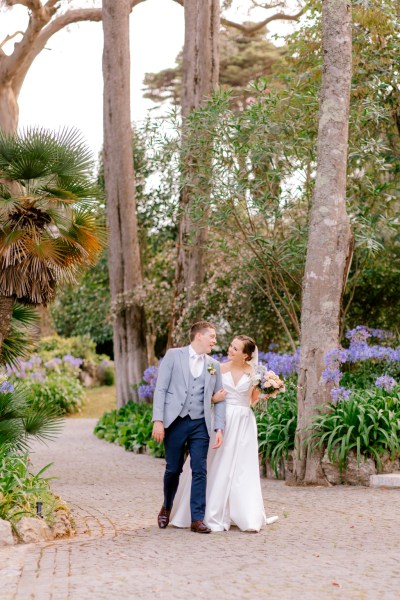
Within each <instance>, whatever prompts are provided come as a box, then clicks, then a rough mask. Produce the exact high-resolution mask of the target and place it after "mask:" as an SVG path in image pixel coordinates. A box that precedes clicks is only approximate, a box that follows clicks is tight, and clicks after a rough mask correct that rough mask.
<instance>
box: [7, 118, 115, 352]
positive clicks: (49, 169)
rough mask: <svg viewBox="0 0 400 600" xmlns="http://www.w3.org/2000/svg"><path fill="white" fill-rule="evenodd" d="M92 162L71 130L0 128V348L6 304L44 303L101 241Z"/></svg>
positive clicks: (85, 263) (9, 314)
mask: <svg viewBox="0 0 400 600" xmlns="http://www.w3.org/2000/svg"><path fill="white" fill-rule="evenodd" d="M92 165H93V163H92V159H91V155H90V152H89V151H88V149H87V147H86V146H85V145H84V143H83V142H82V139H81V138H80V135H79V133H78V132H77V131H76V130H62V131H60V132H59V133H57V134H55V133H52V132H50V131H47V130H44V129H30V130H27V131H25V132H23V133H21V134H16V135H6V134H4V133H1V132H0V348H1V346H2V345H3V342H4V339H5V338H6V337H7V335H8V334H9V331H10V327H11V319H12V314H13V307H14V305H15V303H16V302H18V303H19V304H22V305H33V306H47V304H48V303H49V302H51V301H52V300H53V299H54V296H55V293H56V289H57V286H58V285H59V284H60V283H62V282H65V281H67V282H69V283H71V282H74V281H75V280H76V277H77V275H78V273H79V271H80V270H81V269H82V267H85V266H89V265H91V264H93V263H94V262H95V261H96V259H97V257H98V254H99V252H100V250H101V248H102V246H103V242H104V228H103V227H102V226H101V225H100V224H99V220H98V217H97V211H96V208H97V206H98V202H97V200H96V198H97V195H98V191H97V189H96V187H95V186H94V184H93V179H92V177H91V169H92Z"/></svg>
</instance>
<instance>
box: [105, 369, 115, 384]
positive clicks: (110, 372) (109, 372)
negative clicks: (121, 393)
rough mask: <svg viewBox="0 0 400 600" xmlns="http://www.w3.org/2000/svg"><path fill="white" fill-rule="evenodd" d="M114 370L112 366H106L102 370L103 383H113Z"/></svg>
mask: <svg viewBox="0 0 400 600" xmlns="http://www.w3.org/2000/svg"><path fill="white" fill-rule="evenodd" d="M114 382H115V371H114V367H111V366H110V367H106V368H105V369H104V371H103V385H114Z"/></svg>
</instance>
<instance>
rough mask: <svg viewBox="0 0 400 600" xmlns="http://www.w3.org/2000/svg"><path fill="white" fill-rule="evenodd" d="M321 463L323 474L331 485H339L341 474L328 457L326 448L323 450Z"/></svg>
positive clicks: (341, 481)
mask: <svg viewBox="0 0 400 600" xmlns="http://www.w3.org/2000/svg"><path fill="white" fill-rule="evenodd" d="M321 464H322V470H323V472H324V475H325V477H326V478H327V480H328V481H329V483H330V484H331V485H340V484H341V483H343V475H342V474H341V473H340V471H339V467H338V466H337V465H336V464H335V463H333V462H332V461H331V459H330V458H329V456H328V450H325V454H324V456H323V458H322V463H321Z"/></svg>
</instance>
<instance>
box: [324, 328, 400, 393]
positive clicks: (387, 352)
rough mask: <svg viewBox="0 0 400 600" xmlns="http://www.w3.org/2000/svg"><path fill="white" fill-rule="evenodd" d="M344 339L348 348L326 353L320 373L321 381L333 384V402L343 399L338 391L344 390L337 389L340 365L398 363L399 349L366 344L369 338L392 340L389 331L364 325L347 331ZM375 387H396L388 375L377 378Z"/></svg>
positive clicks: (399, 359) (340, 375)
mask: <svg viewBox="0 0 400 600" xmlns="http://www.w3.org/2000/svg"><path fill="white" fill-rule="evenodd" d="M346 337H347V339H349V340H350V345H349V347H348V348H337V349H335V350H331V352H328V354H327V355H326V357H325V365H326V368H325V369H324V371H323V372H322V380H323V381H324V382H325V383H333V384H334V386H335V387H334V388H333V390H332V392H331V396H332V398H333V399H334V401H335V397H336V396H337V397H341V398H342V399H345V398H344V397H343V392H341V391H340V390H342V391H343V390H344V389H345V388H341V387H338V386H339V383H340V379H341V377H342V373H341V365H342V364H343V363H356V362H360V361H365V360H379V361H386V362H400V347H398V348H389V347H388V346H381V345H378V344H374V345H371V346H370V345H369V344H368V342H367V340H368V339H369V338H377V339H380V340H388V339H391V338H393V334H392V333H391V332H390V331H385V330H383V329H371V328H370V327H365V326H364V325H358V326H357V327H355V328H354V329H350V330H349V331H347V332H346ZM375 385H376V386H377V387H381V388H383V389H385V390H391V389H393V387H394V386H395V385H396V381H395V380H394V379H393V378H392V377H389V376H388V375H383V376H382V377H378V379H377V380H376V382H375Z"/></svg>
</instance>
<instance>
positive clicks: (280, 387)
mask: <svg viewBox="0 0 400 600" xmlns="http://www.w3.org/2000/svg"><path fill="white" fill-rule="evenodd" d="M250 379H251V382H252V384H253V386H254V387H255V388H257V389H258V390H260V392H261V393H262V395H263V397H264V398H276V397H277V395H278V394H279V392H284V391H285V390H286V388H285V383H284V381H283V380H282V379H281V378H280V377H279V376H278V375H277V374H276V373H274V371H271V370H268V369H267V368H266V367H265V366H264V365H258V366H257V367H256V369H255V372H254V374H253V375H250Z"/></svg>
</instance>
